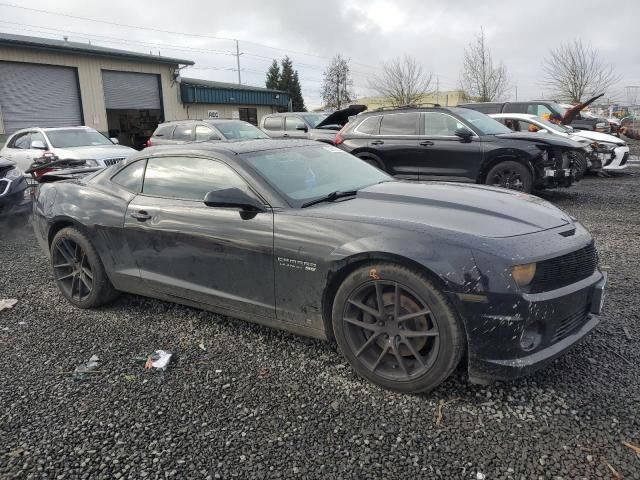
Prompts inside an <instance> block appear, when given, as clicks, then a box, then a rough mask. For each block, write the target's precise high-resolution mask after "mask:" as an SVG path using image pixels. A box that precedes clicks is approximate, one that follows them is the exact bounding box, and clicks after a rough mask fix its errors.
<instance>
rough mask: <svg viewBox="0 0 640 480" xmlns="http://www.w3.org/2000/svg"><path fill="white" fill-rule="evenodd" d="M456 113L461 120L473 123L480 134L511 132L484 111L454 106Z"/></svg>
mask: <svg viewBox="0 0 640 480" xmlns="http://www.w3.org/2000/svg"><path fill="white" fill-rule="evenodd" d="M455 113H457V114H458V115H459V116H460V117H462V119H463V120H466V121H467V122H468V123H470V124H471V125H473V126H474V127H475V129H476V130H478V131H479V132H480V133H481V134H482V135H498V134H500V133H511V130H509V129H508V128H507V127H505V126H504V125H503V124H501V123H500V122H498V121H497V120H494V119H493V118H491V117H490V116H488V115H485V114H484V113H480V112H476V111H475V110H471V109H468V108H456V109H455Z"/></svg>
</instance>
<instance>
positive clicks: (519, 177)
mask: <svg viewBox="0 0 640 480" xmlns="http://www.w3.org/2000/svg"><path fill="white" fill-rule="evenodd" d="M485 183H486V184H487V185H492V186H494V187H502V188H508V189H510V190H519V191H521V192H527V193H531V190H532V189H533V175H532V174H531V172H530V171H529V169H528V168H527V167H526V166H524V165H523V164H521V163H520V162H515V161H506V162H500V163H498V164H497V165H495V166H494V167H493V168H491V170H489V173H488V174H487V178H486V180H485Z"/></svg>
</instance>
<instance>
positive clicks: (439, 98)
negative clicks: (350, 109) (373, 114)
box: [352, 90, 466, 110]
mask: <svg viewBox="0 0 640 480" xmlns="http://www.w3.org/2000/svg"><path fill="white" fill-rule="evenodd" d="M465 102H466V100H465V98H464V93H463V92H462V91H460V90H453V91H448V92H439V93H438V94H437V95H436V94H435V93H434V94H432V95H425V96H424V97H422V98H421V99H420V101H418V102H416V103H419V104H420V103H425V104H427V103H439V104H440V105H442V106H443V107H455V106H456V105H459V104H461V103H465ZM352 103H354V104H360V105H366V106H367V108H368V110H375V109H376V108H380V107H391V106H392V102H391V100H390V99H388V98H383V97H366V98H359V99H357V100H354V101H353V102H352Z"/></svg>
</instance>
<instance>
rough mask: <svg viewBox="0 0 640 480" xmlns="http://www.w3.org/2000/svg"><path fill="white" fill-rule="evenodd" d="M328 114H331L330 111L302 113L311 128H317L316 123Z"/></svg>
mask: <svg viewBox="0 0 640 480" xmlns="http://www.w3.org/2000/svg"><path fill="white" fill-rule="evenodd" d="M328 116H329V114H328V113H314V114H307V115H302V118H304V121H305V122H307V123H308V124H309V126H310V127H311V128H316V125H318V124H319V123H320V122H321V121H323V120H324V119H325V118H327V117H328Z"/></svg>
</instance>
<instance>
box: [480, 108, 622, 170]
mask: <svg viewBox="0 0 640 480" xmlns="http://www.w3.org/2000/svg"><path fill="white" fill-rule="evenodd" d="M489 116H490V117H492V118H494V119H496V120H497V121H499V122H500V123H502V124H504V125H506V126H507V127H509V128H510V129H511V130H514V131H517V132H538V133H549V134H551V135H560V136H563V137H569V138H571V139H572V140H575V141H577V142H580V143H583V144H586V143H588V144H590V145H591V146H592V147H593V149H594V152H595V153H596V154H597V156H598V158H599V160H600V162H601V164H602V168H603V169H604V170H624V169H625V168H627V166H628V165H629V164H628V161H629V146H628V145H627V142H625V141H624V140H621V139H620V138H617V137H614V136H613V135H609V134H607V133H600V132H593V131H590V130H574V129H572V128H571V127H567V126H565V125H557V124H555V123H551V122H549V121H548V120H545V119H543V118H540V117H538V116H536V115H530V114H526V113H494V114H491V115H489ZM594 169H595V168H594Z"/></svg>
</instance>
